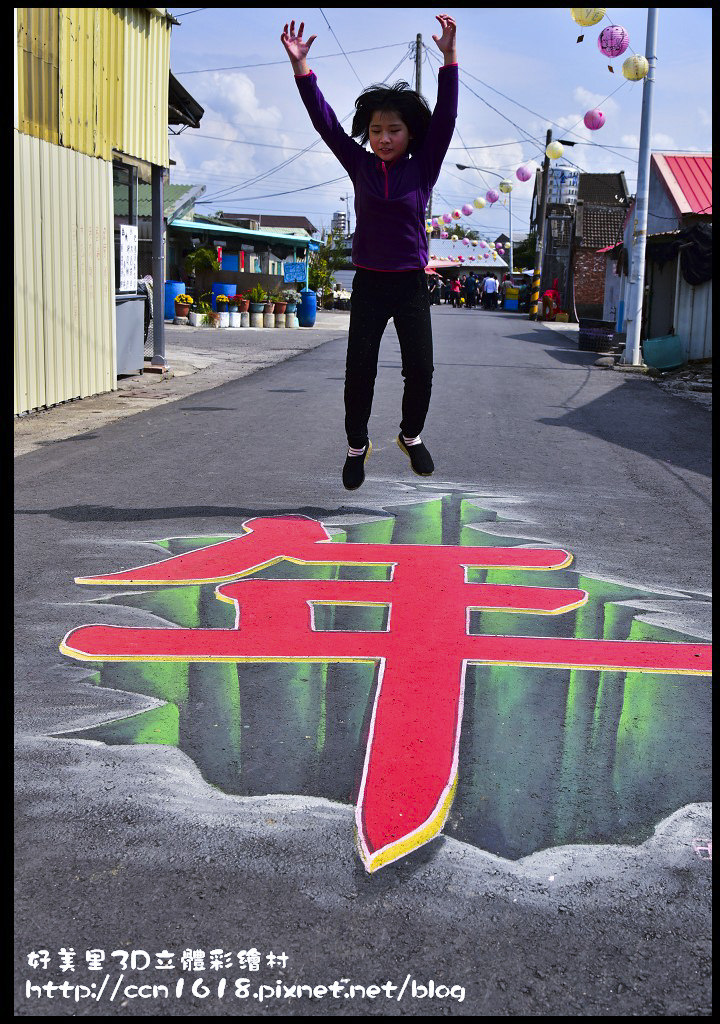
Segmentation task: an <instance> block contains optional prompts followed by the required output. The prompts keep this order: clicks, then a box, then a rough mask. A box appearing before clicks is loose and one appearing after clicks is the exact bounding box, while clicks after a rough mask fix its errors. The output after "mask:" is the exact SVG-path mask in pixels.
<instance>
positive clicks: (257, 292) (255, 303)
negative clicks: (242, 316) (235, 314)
mask: <svg viewBox="0 0 720 1024" xmlns="http://www.w3.org/2000/svg"><path fill="white" fill-rule="evenodd" d="M248 299H249V300H250V312H251V313H262V311H263V309H264V307H265V292H264V291H263V290H262V288H261V287H260V285H259V284H256V285H255V287H254V288H251V290H250V291H249V292H248Z"/></svg>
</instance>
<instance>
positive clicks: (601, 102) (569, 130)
mask: <svg viewBox="0 0 720 1024" xmlns="http://www.w3.org/2000/svg"><path fill="white" fill-rule="evenodd" d="M626 85H630V82H629V81H628V80H627V78H626V79H625V81H624V82H623V83H622V85H619V86H618V87H617V89H613V91H612V92H611V93H610V95H609V96H606V97H605V99H604V100H600V102H599V103H598V104H597V106H598V107H602V105H603V103H607V101H608V100H609V99H610V97H612V96H614V95H615V93H616V92H620V90H621V89H624V88H625V86H626ZM583 116H584V115H583ZM582 120H583V119H582V117H581V118H580V119H579V120H578V121H576V122H575V124H574V125H573V126H572V128H565V129H563V130H564V131H565V132H568V133H573V134H577V133H576V132H573V128H577V126H578V125H579V124H582ZM603 148H604V149H607V148H608V147H607V146H604V147H603ZM609 152H611V153H612V150H609ZM616 155H617V156H619V155H620V154H619V153H618V154H616ZM624 159H632V158H628V157H625V158H624ZM635 162H636V163H637V161H635Z"/></svg>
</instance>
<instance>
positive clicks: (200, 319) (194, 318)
mask: <svg viewBox="0 0 720 1024" xmlns="http://www.w3.org/2000/svg"><path fill="white" fill-rule="evenodd" d="M188 320H189V321H190V326H191V327H204V326H205V313H188Z"/></svg>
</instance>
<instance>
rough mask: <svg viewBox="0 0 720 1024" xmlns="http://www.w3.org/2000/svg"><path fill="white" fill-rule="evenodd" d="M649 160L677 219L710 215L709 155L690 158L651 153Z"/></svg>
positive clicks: (710, 179)
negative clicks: (664, 188) (685, 214)
mask: <svg viewBox="0 0 720 1024" xmlns="http://www.w3.org/2000/svg"><path fill="white" fill-rule="evenodd" d="M652 159H653V162H654V163H655V165H656V167H657V170H658V172H659V174H660V177H661V178H662V180H663V182H664V183H665V185H666V187H667V189H668V192H669V193H670V197H671V199H672V201H673V203H674V205H675V207H676V209H677V211H678V214H679V215H680V216H682V214H684V213H702V214H708V215H711V214H712V156H711V155H710V154H709V153H701V154H698V155H694V154H693V155H692V156H690V155H688V156H674V155H673V154H671V153H653V155H652Z"/></svg>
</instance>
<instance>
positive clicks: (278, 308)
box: [268, 292, 287, 314]
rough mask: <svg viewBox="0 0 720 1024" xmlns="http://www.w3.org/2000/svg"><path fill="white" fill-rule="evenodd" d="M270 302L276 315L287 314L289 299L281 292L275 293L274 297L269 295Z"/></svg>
mask: <svg viewBox="0 0 720 1024" xmlns="http://www.w3.org/2000/svg"><path fill="white" fill-rule="evenodd" d="M268 300H269V301H270V302H272V303H273V305H274V307H275V312H276V313H278V314H280V313H284V312H285V307H286V306H287V299H286V298H285V297H284V295H282V294H281V293H280V292H275V294H274V295H269V296H268Z"/></svg>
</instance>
